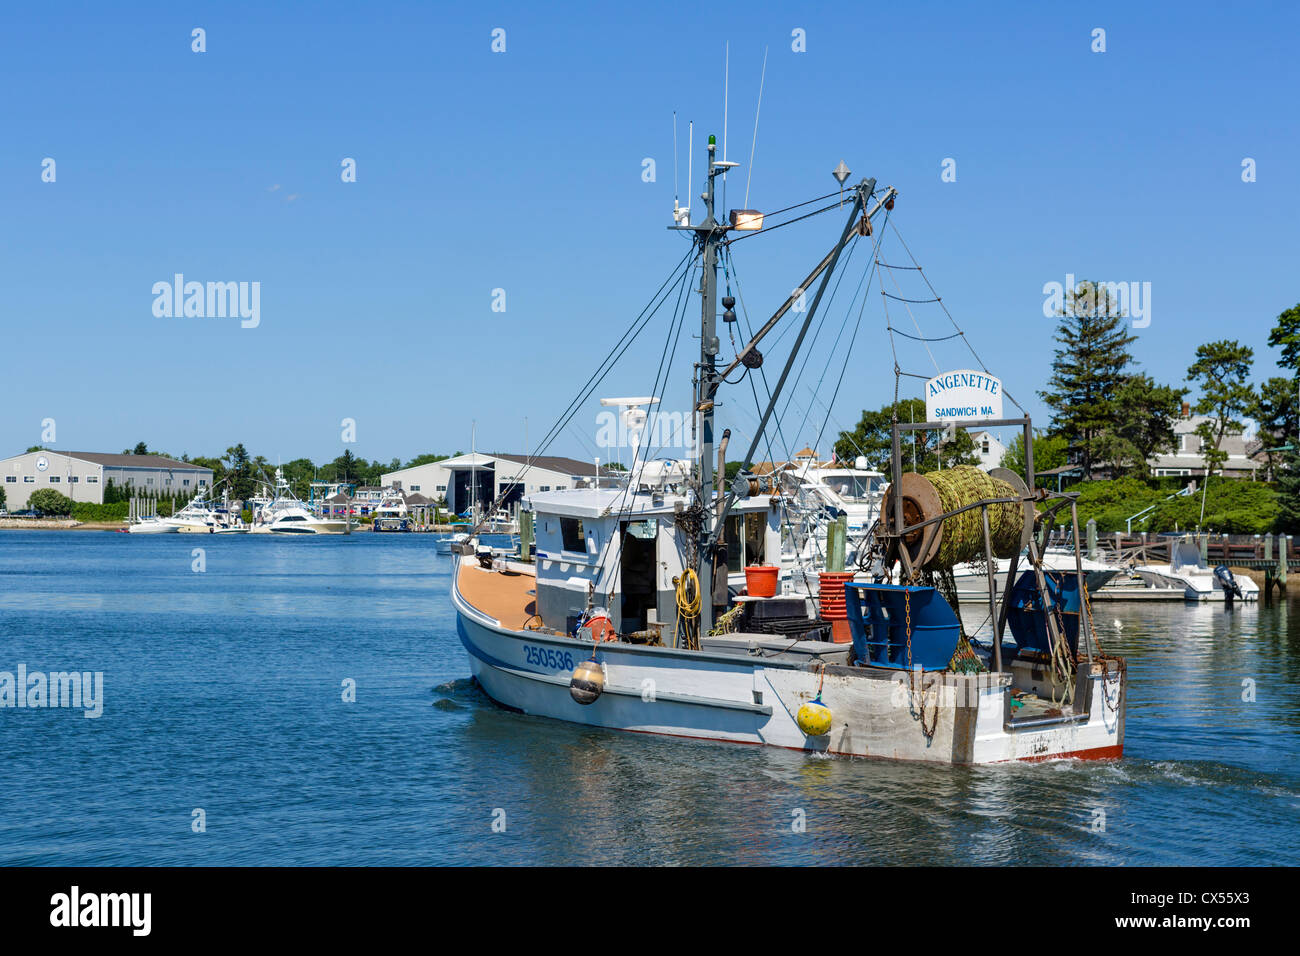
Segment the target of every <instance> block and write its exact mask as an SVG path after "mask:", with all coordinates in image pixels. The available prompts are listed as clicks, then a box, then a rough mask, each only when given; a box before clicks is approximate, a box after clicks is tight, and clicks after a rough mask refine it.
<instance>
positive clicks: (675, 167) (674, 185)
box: [673, 110, 681, 209]
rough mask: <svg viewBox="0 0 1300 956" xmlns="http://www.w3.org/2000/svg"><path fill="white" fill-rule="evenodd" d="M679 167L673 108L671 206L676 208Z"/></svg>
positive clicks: (675, 119) (675, 114) (675, 116)
mask: <svg viewBox="0 0 1300 956" xmlns="http://www.w3.org/2000/svg"><path fill="white" fill-rule="evenodd" d="M680 168H681V167H680V166H679V164H678V159H677V111H676V110H673V208H674V209H676V208H677V198H678V196H679V195H680V194H679V193H678V191H677V170H678V169H680Z"/></svg>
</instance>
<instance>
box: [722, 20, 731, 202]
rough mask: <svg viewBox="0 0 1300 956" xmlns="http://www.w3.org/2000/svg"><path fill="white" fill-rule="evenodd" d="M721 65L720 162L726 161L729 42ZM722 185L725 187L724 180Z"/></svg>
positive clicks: (729, 75)
mask: <svg viewBox="0 0 1300 956" xmlns="http://www.w3.org/2000/svg"><path fill="white" fill-rule="evenodd" d="M722 62H723V65H722V161H723V162H724V163H725V162H726V161H727V101H728V100H729V99H730V96H731V89H730V86H731V41H730V40H728V41H727V45H726V48H725V53H724V54H723V61H722ZM722 182H723V185H726V182H727V181H726V180H725V179H724V180H723V181H722Z"/></svg>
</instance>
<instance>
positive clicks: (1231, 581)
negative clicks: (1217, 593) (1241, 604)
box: [1214, 564, 1241, 604]
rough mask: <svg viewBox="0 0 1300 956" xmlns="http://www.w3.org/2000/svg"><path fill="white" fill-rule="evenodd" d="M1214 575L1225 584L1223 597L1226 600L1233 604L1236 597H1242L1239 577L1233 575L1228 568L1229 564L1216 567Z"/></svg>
mask: <svg viewBox="0 0 1300 956" xmlns="http://www.w3.org/2000/svg"><path fill="white" fill-rule="evenodd" d="M1214 576H1215V577H1216V578H1218V579H1219V583H1220V584H1221V585H1223V599H1224V600H1225V601H1227V602H1228V603H1229V604H1231V603H1232V599H1233V598H1234V597H1241V585H1240V584H1238V583H1237V579H1236V578H1234V577H1233V576H1232V572H1231V571H1229V570H1228V567H1227V565H1224V564H1221V565H1219V566H1218V567H1217V568H1215V569H1214Z"/></svg>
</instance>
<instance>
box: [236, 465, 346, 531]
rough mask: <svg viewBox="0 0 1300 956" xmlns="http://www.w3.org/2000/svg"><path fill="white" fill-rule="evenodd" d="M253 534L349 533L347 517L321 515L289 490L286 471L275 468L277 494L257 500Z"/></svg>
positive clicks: (252, 528) (251, 529) (250, 529)
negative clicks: (320, 516)
mask: <svg viewBox="0 0 1300 956" xmlns="http://www.w3.org/2000/svg"><path fill="white" fill-rule="evenodd" d="M257 505H258V507H257V510H256V512H254V515H253V526H252V527H251V528H249V529H248V530H249V532H250V533H252V534H349V533H351V531H352V523H351V521H350V520H349V519H348V518H319V517H317V516H316V515H314V514H312V512H311V509H309V508H308V507H307V506H306V505H305V504H303V503H302V502H301V501H300V500H299V499H298V498H297V497H296V496H295V495H294V493H293V492H292V491H291V490H290V489H289V483H288V482H287V481H285V480H284V472H283V471H282V470H281V469H279V468H276V469H275V494H274V496H273V497H271V498H270V499H269V500H268V499H266V498H263V499H261V500H260V501H257Z"/></svg>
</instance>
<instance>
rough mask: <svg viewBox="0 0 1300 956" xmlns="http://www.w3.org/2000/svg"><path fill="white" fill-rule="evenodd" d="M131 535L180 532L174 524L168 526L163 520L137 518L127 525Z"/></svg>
mask: <svg viewBox="0 0 1300 956" xmlns="http://www.w3.org/2000/svg"><path fill="white" fill-rule="evenodd" d="M126 530H127V531H129V532H130V533H131V534H175V533H176V532H177V531H179V530H180V528H178V527H177V526H176V525H174V524H168V523H167V522H166V521H163V520H162V519H161V518H158V517H152V518H137V519H136V520H134V521H132V522H131V523H130V524H128V525H127V528H126Z"/></svg>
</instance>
